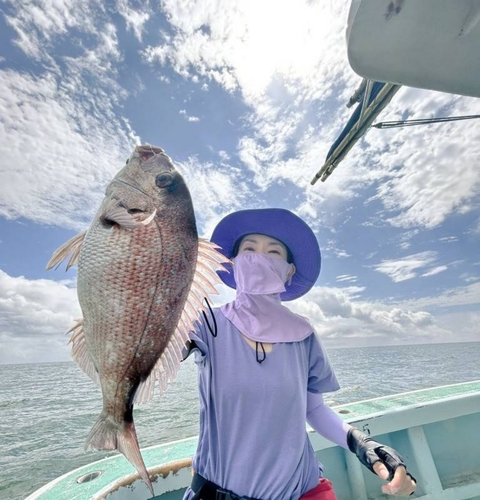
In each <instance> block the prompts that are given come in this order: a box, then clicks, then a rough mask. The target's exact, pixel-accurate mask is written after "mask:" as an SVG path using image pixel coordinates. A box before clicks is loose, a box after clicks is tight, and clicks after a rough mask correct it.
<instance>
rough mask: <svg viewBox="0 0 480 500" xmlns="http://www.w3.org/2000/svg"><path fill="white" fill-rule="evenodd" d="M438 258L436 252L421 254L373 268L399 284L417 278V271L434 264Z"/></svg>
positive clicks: (384, 261)
mask: <svg viewBox="0 0 480 500" xmlns="http://www.w3.org/2000/svg"><path fill="white" fill-rule="evenodd" d="M436 258H437V253H436V252H432V251H427V252H420V253H417V254H413V255H409V256H407V257H404V258H403V259H397V260H383V261H382V262H380V264H377V265H375V266H373V268H374V269H375V270H376V271H378V272H380V273H383V274H386V275H387V276H389V277H390V278H391V279H392V281H394V282H395V283H398V282H400V281H405V280H409V279H412V278H415V277H416V276H417V272H416V271H417V270H419V269H421V268H423V267H426V266H428V265H429V264H431V263H432V262H434V261H435V260H436Z"/></svg>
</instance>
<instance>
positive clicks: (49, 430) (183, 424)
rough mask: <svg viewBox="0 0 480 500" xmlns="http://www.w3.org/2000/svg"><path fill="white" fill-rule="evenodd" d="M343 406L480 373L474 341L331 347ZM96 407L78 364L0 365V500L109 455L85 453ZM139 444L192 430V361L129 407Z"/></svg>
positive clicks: (335, 400) (478, 345)
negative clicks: (156, 393) (163, 387)
mask: <svg viewBox="0 0 480 500" xmlns="http://www.w3.org/2000/svg"><path fill="white" fill-rule="evenodd" d="M328 353H329V356H330V358H331V361H332V363H333V366H334V367H335V372H336V374H337V378H338V379H339V382H340V384H341V386H342V389H341V390H340V391H338V392H336V393H331V394H328V395H327V397H326V400H327V402H328V403H330V404H342V403H349V402H352V401H359V400H363V399H368V398H372V397H378V396H385V395H389V394H394V393H400V392H406V391H410V390H416V389H423V388H428V387H435V386H439V385H446V384H454V383H458V382H467V381H471V380H477V379H479V378H480V370H479V361H478V360H479V359H480V342H470V343H454V344H428V345H415V346H395V347H370V348H361V349H358V348H355V349H353V348H349V349H329V350H328ZM100 410H101V395H100V391H99V389H98V388H97V387H96V386H95V385H94V384H93V382H91V381H90V379H88V378H87V377H86V375H84V374H83V373H82V372H81V371H80V370H79V369H78V368H77V366H76V365H74V364H73V363H71V362H67V363H44V364H24V365H1V366H0V500H23V499H25V497H27V496H28V495H29V494H30V493H32V492H33V491H35V490H36V489H38V488H39V487H41V486H42V485H44V484H45V483H47V482H49V481H51V480H52V479H54V478H56V477H57V476H60V475H61V474H64V473H66V472H68V471H70V470H72V469H75V468H77V467H80V466H82V465H85V464H87V463H89V462H92V461H94V460H99V459H101V458H104V457H106V456H109V455H112V454H113V453H106V452H92V451H90V452H84V451H83V443H84V441H85V438H86V436H87V434H88V432H89V430H90V428H91V426H92V424H93V423H94V421H95V420H96V418H97V416H98V414H99V413H100ZM134 417H135V422H136V428H137V434H138V438H139V442H140V445H141V446H142V447H145V446H151V445H154V444H160V443H165V442H168V441H172V440H177V439H182V438H185V437H189V436H194V435H196V434H197V433H198V421H197V420H198V398H197V391H196V367H195V364H194V363H193V360H191V359H189V360H187V361H186V362H185V363H184V364H183V366H182V367H181V369H180V372H179V374H178V376H177V379H176V381H175V383H174V384H172V385H171V386H170V388H169V390H168V391H167V393H166V394H165V395H164V396H163V397H162V398H158V397H156V398H155V399H154V400H153V401H152V402H150V403H149V404H147V405H145V406H140V407H137V409H136V410H135V413H134Z"/></svg>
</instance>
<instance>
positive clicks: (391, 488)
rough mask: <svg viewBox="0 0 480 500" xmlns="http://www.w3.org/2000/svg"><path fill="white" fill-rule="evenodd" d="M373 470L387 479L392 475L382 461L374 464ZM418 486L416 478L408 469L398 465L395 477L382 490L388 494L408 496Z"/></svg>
mask: <svg viewBox="0 0 480 500" xmlns="http://www.w3.org/2000/svg"><path fill="white" fill-rule="evenodd" d="M373 470H374V472H375V474H376V475H377V476H378V477H380V478H382V479H385V480H386V481H387V480H388V478H389V477H390V473H389V472H388V469H387V468H386V467H385V465H384V464H383V463H382V462H376V463H375V464H373ZM416 487H417V483H416V482H415V480H414V479H413V478H412V476H410V474H408V473H407V469H406V468H405V467H404V466H403V465H401V466H399V467H397V470H396V471H395V474H394V476H393V479H392V480H391V481H390V482H389V483H388V484H384V485H383V486H382V491H383V492H384V493H385V494H387V495H397V496H407V495H412V494H413V493H414V492H415V489H416Z"/></svg>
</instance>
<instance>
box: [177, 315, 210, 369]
mask: <svg viewBox="0 0 480 500" xmlns="http://www.w3.org/2000/svg"><path fill="white" fill-rule="evenodd" d="M206 315H207V320H208V321H209V322H210V325H211V327H213V324H214V320H213V318H212V315H211V313H210V312H207V313H206ZM208 335H209V329H208V326H207V324H206V321H205V317H204V316H203V314H201V315H200V317H199V319H198V321H197V322H196V323H195V330H194V331H192V332H190V333H189V334H188V337H189V341H188V342H187V343H186V344H185V347H184V349H183V352H182V354H183V360H184V361H185V359H187V358H188V357H189V356H190V354H192V353H193V354H194V356H195V361H196V362H197V361H200V359H199V358H201V359H203V358H204V357H205V356H207V355H208Z"/></svg>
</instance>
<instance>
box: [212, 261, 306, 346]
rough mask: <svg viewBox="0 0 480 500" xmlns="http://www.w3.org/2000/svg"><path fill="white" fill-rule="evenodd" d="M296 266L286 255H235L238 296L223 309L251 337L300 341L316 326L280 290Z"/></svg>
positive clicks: (264, 339)
mask: <svg viewBox="0 0 480 500" xmlns="http://www.w3.org/2000/svg"><path fill="white" fill-rule="evenodd" d="M292 269H294V267H293V264H289V263H288V262H286V261H285V260H283V259H279V258H275V257H269V256H268V255H265V254H260V253H241V254H239V255H238V256H237V257H235V260H234V264H233V273H234V277H235V281H236V284H237V296H236V299H235V300H234V301H233V302H230V303H228V304H225V305H224V306H222V307H221V311H222V313H223V314H224V315H225V317H227V318H228V319H229V320H230V321H231V322H232V323H233V324H234V325H235V326H236V327H237V329H238V330H239V331H240V332H241V333H242V334H243V335H244V336H245V337H247V338H249V339H250V340H253V341H256V342H274V343H275V342H299V341H301V340H303V339H305V338H306V337H308V336H309V335H310V334H311V333H312V332H313V328H312V325H311V324H310V322H309V321H308V320H307V319H306V318H302V317H301V316H298V315H297V314H294V313H293V312H292V311H290V309H288V308H287V307H285V306H284V305H282V303H281V300H280V294H281V293H282V292H284V291H285V282H286V281H287V279H288V278H289V274H293V273H291V271H292Z"/></svg>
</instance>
